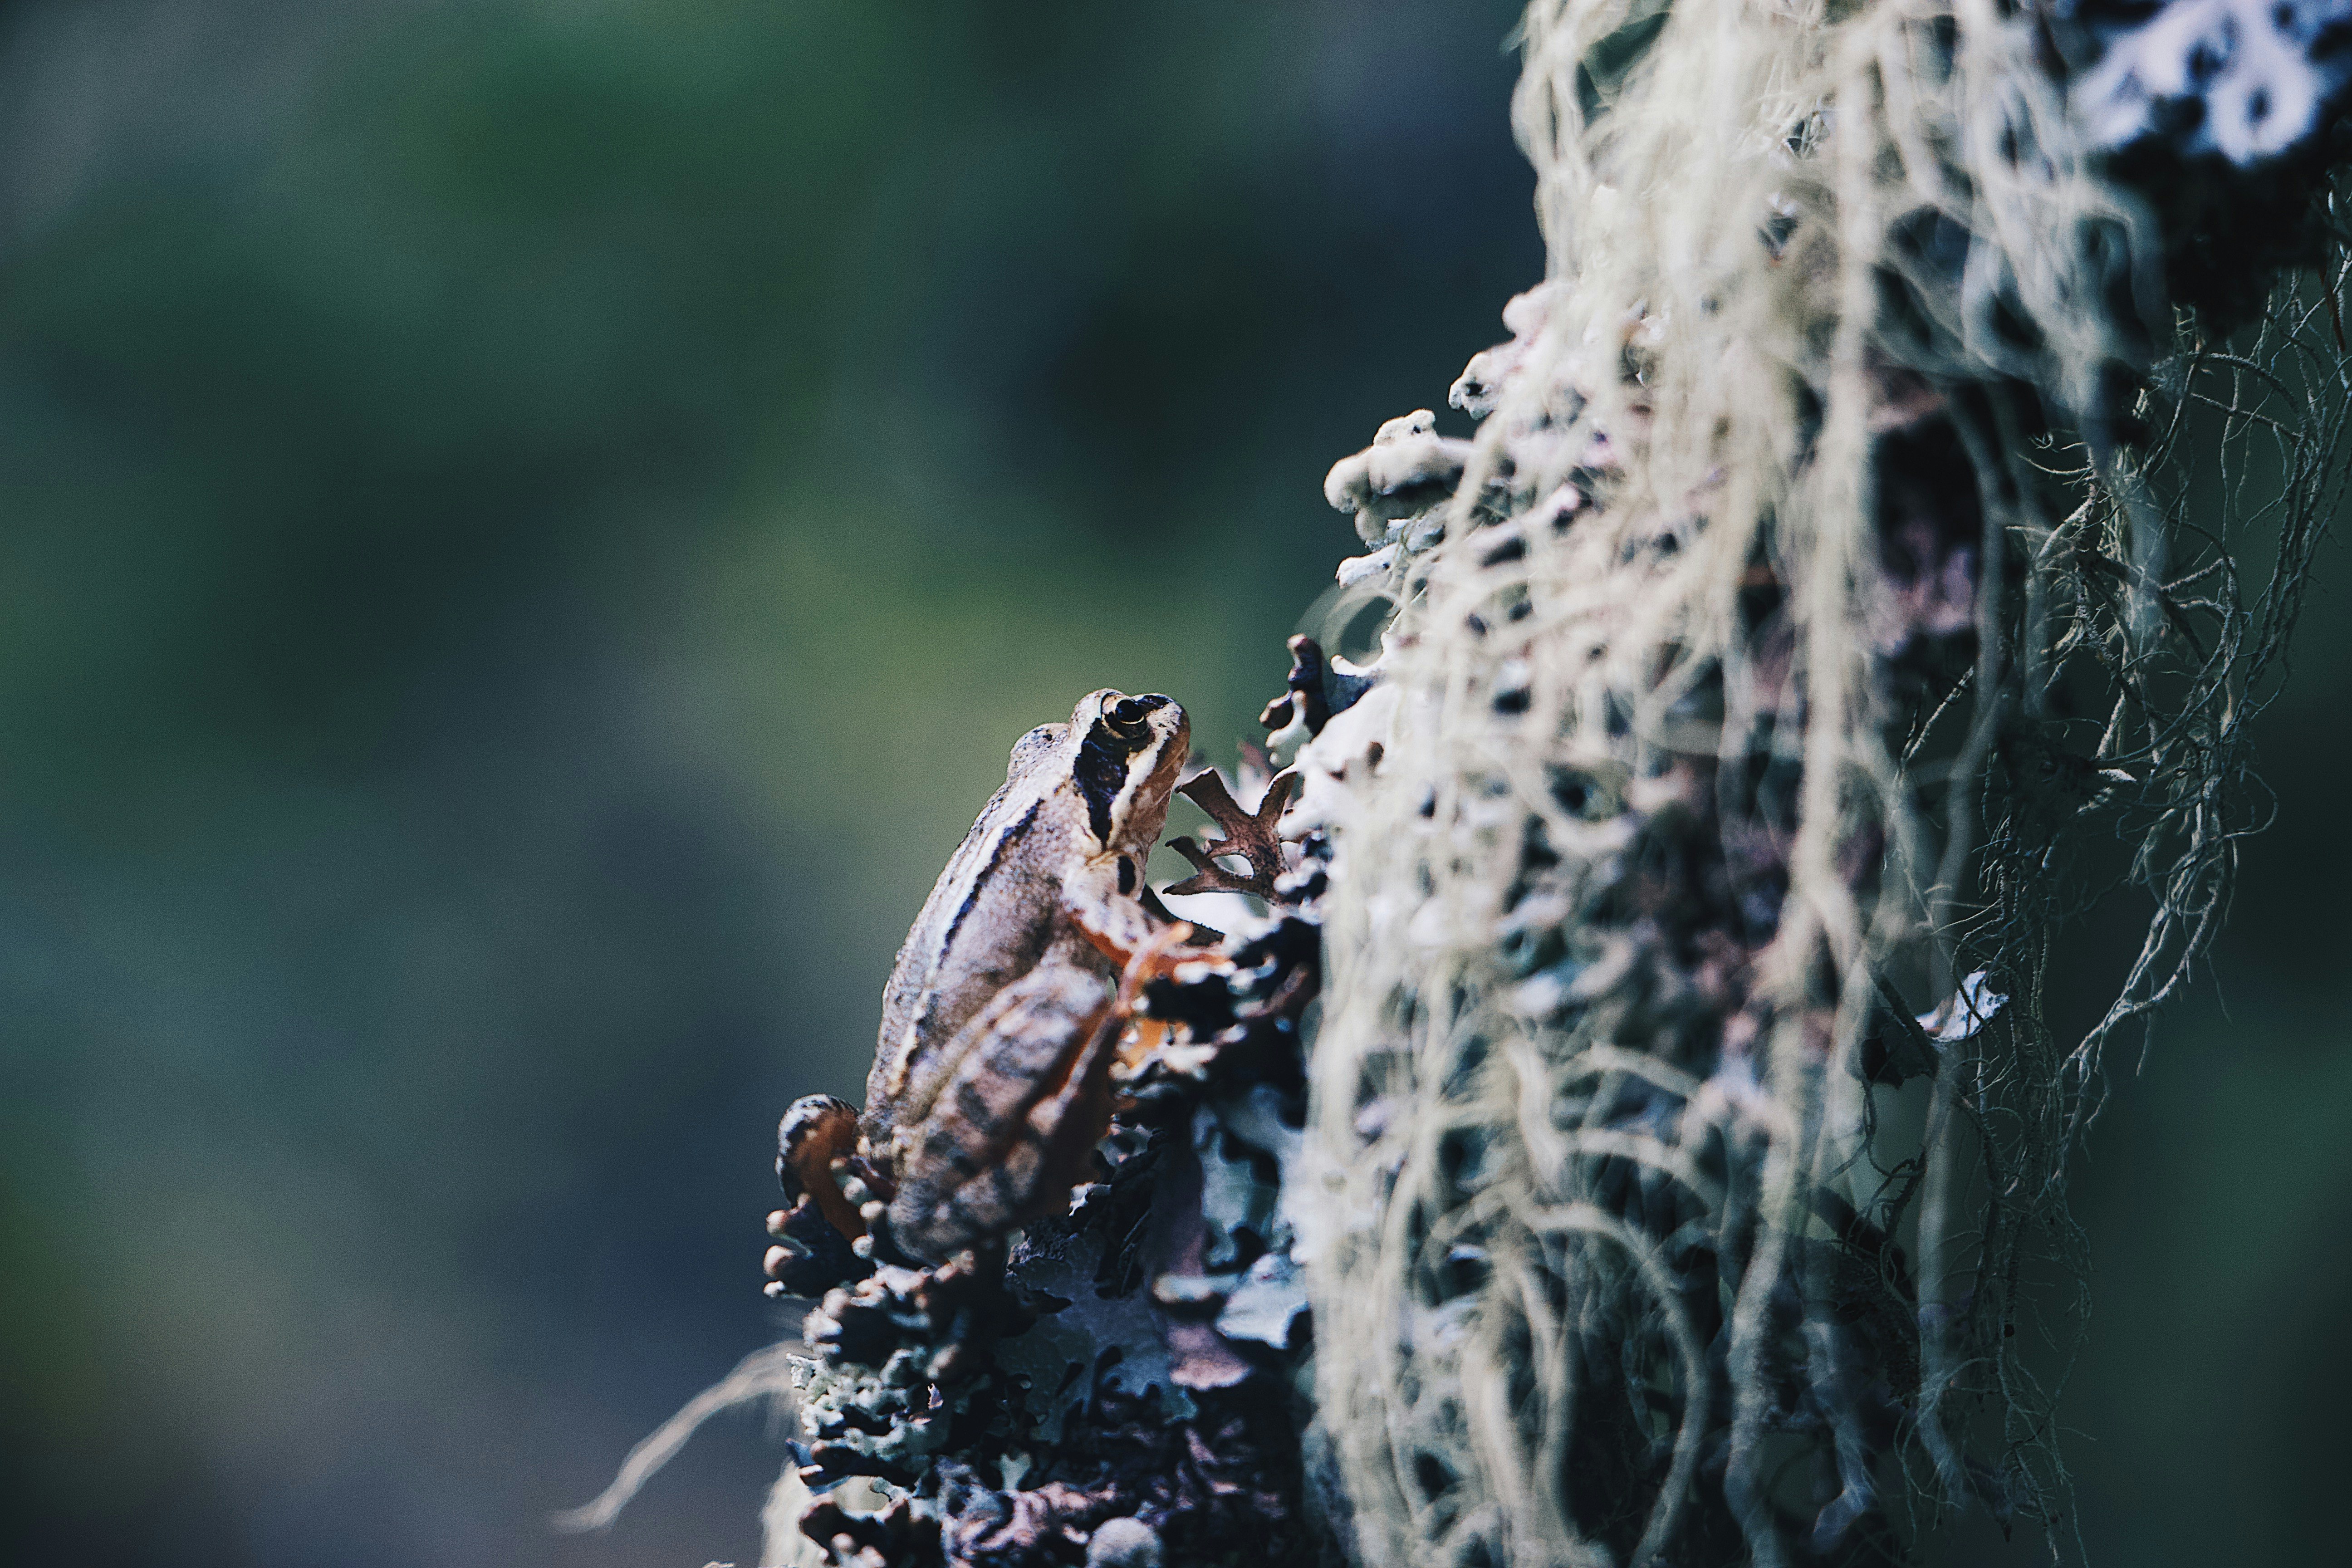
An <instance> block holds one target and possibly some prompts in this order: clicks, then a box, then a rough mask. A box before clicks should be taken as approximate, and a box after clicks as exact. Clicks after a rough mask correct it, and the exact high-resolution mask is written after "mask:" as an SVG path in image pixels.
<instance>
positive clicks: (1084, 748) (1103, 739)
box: [1070, 721, 1130, 844]
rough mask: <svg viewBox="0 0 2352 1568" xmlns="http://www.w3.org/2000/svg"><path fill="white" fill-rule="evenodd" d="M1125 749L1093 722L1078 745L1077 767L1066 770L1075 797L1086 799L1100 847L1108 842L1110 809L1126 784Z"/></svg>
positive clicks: (1088, 819) (1106, 730)
mask: <svg viewBox="0 0 2352 1568" xmlns="http://www.w3.org/2000/svg"><path fill="white" fill-rule="evenodd" d="M1129 750H1130V748H1129V747H1128V746H1126V745H1123V744H1121V743H1120V742H1119V740H1118V737H1117V736H1115V735H1113V734H1112V733H1111V732H1110V730H1109V728H1108V726H1107V725H1105V724H1103V723H1102V722H1101V721H1096V723H1095V726H1094V727H1093V728H1092V729H1090V730H1088V731H1087V738H1086V739H1085V740H1084V741H1082V742H1079V744H1078V761H1077V765H1076V767H1074V768H1072V769H1071V770H1070V772H1071V775H1072V776H1073V777H1074V778H1076V780H1077V784H1078V793H1079V794H1080V795H1084V796H1085V797H1086V802H1087V822H1088V823H1089V824H1091V825H1092V826H1093V827H1094V830H1095V837H1096V839H1097V840H1098V841H1099V842H1101V843H1104V844H1108V843H1109V842H1110V808H1111V805H1112V803H1113V802H1115V801H1117V800H1118V792H1119V791H1120V790H1121V789H1122V788H1124V787H1125V786H1126V784H1127V756H1128V752H1129Z"/></svg>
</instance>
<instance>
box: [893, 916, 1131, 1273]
mask: <svg viewBox="0 0 2352 1568" xmlns="http://www.w3.org/2000/svg"><path fill="white" fill-rule="evenodd" d="M1117 1004H1118V993H1117V991H1116V990H1115V988H1114V987H1113V985H1112V984H1111V982H1110V981H1109V980H1108V978H1107V977H1105V976H1104V975H1103V974H1101V973H1098V972H1097V971H1096V970H1094V969H1093V968H1091V967H1088V966H1087V965H1084V964H1082V963H1076V962H1072V960H1071V958H1069V957H1051V956H1049V957H1048V958H1047V960H1046V961H1045V963H1041V964H1040V965H1039V966H1038V967H1037V968H1035V969H1034V970H1032V971H1030V973H1027V974H1026V975H1024V976H1023V977H1022V978H1021V979H1020V980H1018V981H1015V982H1014V983H1013V984H1011V985H1009V986H1007V987H1006V988H1005V989H1004V990H1003V992H1001V993H999V994H998V995H997V996H996V998H995V999H994V1000H993V1001H992V1002H991V1003H990V1004H989V1005H988V1006H987V1007H985V1008H984V1009H982V1011H981V1012H980V1013H979V1014H978V1015H977V1016H974V1017H973V1018H972V1019H971V1022H970V1023H968V1024H966V1025H965V1026H964V1027H963V1029H962V1030H961V1032H960V1033H959V1035H958V1037H957V1038H956V1039H955V1040H954V1041H953V1042H952V1043H951V1044H950V1047H949V1048H948V1049H947V1050H946V1051H945V1052H943V1053H941V1064H942V1065H941V1071H940V1076H939V1077H938V1078H937V1079H934V1081H933V1082H932V1083H931V1084H929V1085H925V1086H923V1087H924V1089H927V1090H928V1093H926V1094H925V1096H924V1098H925V1099H926V1100H927V1101H928V1105H927V1108H926V1110H924V1112H923V1114H922V1117H921V1120H920V1121H919V1122H917V1123H916V1124H915V1125H913V1126H911V1127H909V1126H907V1125H905V1124H904V1123H903V1122H902V1123H901V1126H900V1130H899V1131H898V1134H897V1135H896V1137H895V1138H894V1139H893V1141H892V1142H893V1149H892V1158H891V1164H892V1167H893V1171H892V1173H893V1174H894V1176H895V1177H896V1178H897V1181H898V1194H897V1196H895V1197H894V1198H893V1199H892V1200H891V1203H890V1210H889V1214H890V1235H891V1237H892V1239H893V1240H894V1241H896V1242H897V1243H898V1246H899V1247H901V1248H903V1249H904V1250H906V1251H908V1252H909V1253H912V1254H914V1255H915V1256H917V1257H919V1258H945V1257H947V1256H949V1255H950V1254H951V1253H953V1252H955V1251H957V1250H959V1249H960V1248H962V1247H977V1246H979V1245H981V1244H982V1243H983V1242H986V1241H989V1240H992V1239H993V1238H995V1237H1000V1236H1003V1234H1004V1233H1005V1232H1007V1231H1009V1230H1012V1229H1013V1228H1014V1227H1016V1226H1023V1225H1026V1224H1028V1223H1029V1222H1030V1221H1032V1220H1034V1219H1038V1218H1041V1217H1043V1216H1044V1215H1047V1214H1050V1213H1052V1212H1054V1210H1055V1208H1057V1207H1058V1206H1060V1205H1062V1204H1063V1203H1065V1202H1066V1201H1067V1199H1068V1196H1069V1193H1070V1189H1071V1188H1072V1187H1074V1186H1076V1185H1077V1184H1079V1183H1080V1182H1082V1181H1084V1180H1085V1179H1086V1177H1087V1159H1088V1156H1089V1155H1090V1154H1091V1153H1092V1152H1093V1150H1094V1147H1095V1145H1096V1144H1097V1142H1101V1140H1102V1135H1103V1132H1104V1131H1105V1130H1106V1129H1107V1128H1108V1125H1109V1122H1110V1108H1111V1089H1110V1066H1111V1061H1112V1059H1113V1056H1114V1052H1115V1049H1116V1047H1117V1042H1118V1026H1119V1015H1118V1005H1117Z"/></svg>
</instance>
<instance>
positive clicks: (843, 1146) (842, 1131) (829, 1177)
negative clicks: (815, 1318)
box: [765, 1094, 866, 1296]
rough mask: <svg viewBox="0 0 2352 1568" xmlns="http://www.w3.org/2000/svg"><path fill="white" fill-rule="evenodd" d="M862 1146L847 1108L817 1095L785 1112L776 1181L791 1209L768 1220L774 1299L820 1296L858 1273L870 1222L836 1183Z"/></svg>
mask: <svg viewBox="0 0 2352 1568" xmlns="http://www.w3.org/2000/svg"><path fill="white" fill-rule="evenodd" d="M856 1145H857V1112H856V1110H855V1109H853V1108H852V1107H851V1106H850V1105H849V1103H848V1102H847V1101H845V1100H835V1098H834V1097H833V1096H831V1095H829V1094H812V1095H809V1096H807V1097H806V1098H804V1099H802V1100H794V1101H793V1105H792V1109H791V1110H787V1111H785V1112H784V1119H783V1121H782V1122H781V1123H779V1124H778V1125H777V1128H776V1180H777V1181H778V1182H779V1183H780V1184H782V1187H783V1189H784V1196H785V1197H786V1198H788V1199H790V1200H791V1203H790V1206H789V1207H786V1208H781V1209H778V1210H777V1211H776V1212H775V1213H773V1214H772V1215H769V1216H768V1234H769V1235H770V1236H771V1237H774V1238H775V1243H776V1245H774V1246H773V1247H769V1248H768V1254H767V1258H766V1263H765V1268H766V1272H767V1276H768V1279H769V1284H768V1287H767V1291H768V1294H769V1295H771V1296H785V1295H796V1296H813V1295H815V1294H817V1293H818V1292H820V1291H822V1290H823V1289H825V1288H826V1287H827V1286H829V1285H832V1284H835V1283H836V1282H837V1277H839V1276H841V1275H842V1272H843V1270H845V1269H851V1270H854V1268H856V1260H855V1255H854V1254H852V1253H851V1252H850V1250H849V1243H850V1242H852V1241H855V1240H856V1238H857V1237H861V1236H863V1235H865V1234H866V1222H865V1220H864V1219H863V1218H861V1217H860V1216H859V1215H858V1212H857V1205H855V1204H853V1203H851V1202H850V1201H849V1198H848V1197H847V1195H845V1194H844V1193H843V1192H842V1190H841V1183H840V1181H839V1180H838V1178H837V1177H836V1175H835V1170H836V1167H837V1166H840V1165H841V1164H842V1162H844V1161H845V1158H846V1157H847V1156H848V1154H849V1152H851V1151H852V1150H854V1149H855V1148H856Z"/></svg>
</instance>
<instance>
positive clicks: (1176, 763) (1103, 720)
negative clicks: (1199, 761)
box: [1069, 691, 1192, 853]
mask: <svg viewBox="0 0 2352 1568" xmlns="http://www.w3.org/2000/svg"><path fill="white" fill-rule="evenodd" d="M1069 733H1070V735H1071V736H1072V737H1073V738H1074V739H1075V741H1076V752H1074V754H1073V762H1072V764H1071V768H1070V776H1071V780H1072V782H1073V783H1074V784H1076V787H1077V792H1078V796H1079V798H1080V799H1082V800H1083V801H1085V802H1086V806H1087V828H1088V830H1089V831H1091V832H1092V833H1093V835H1094V837H1095V839H1096V842H1097V843H1098V844H1099V845H1100V846H1101V847H1102V848H1103V850H1104V851H1106V852H1114V853H1115V852H1117V851H1119V850H1136V849H1141V850H1149V849H1150V847H1151V846H1152V844H1153V843H1154V842H1155V841H1156V840H1157V839H1158V838H1159V837H1160V826H1161V825H1162V824H1164V823H1165V822H1166V821H1167V820H1168V797H1169V795H1171V793H1173V792H1174V790H1175V788H1176V775H1177V774H1178V773H1181V772H1182V771H1183V767H1184V759H1185V758H1186V757H1188V756H1190V755H1191V754H1192V721H1190V720H1189V719H1187V718H1185V717H1184V710H1183V709H1181V707H1179V706H1177V704H1176V702H1175V700H1173V699H1172V698H1167V697H1158V696H1153V697H1129V696H1128V695H1126V694H1125V693H1124V692H1118V691H1096V692H1091V693H1089V694H1088V695H1087V697H1086V698H1085V699H1083V700H1081V701H1080V702H1079V703H1078V706H1077V709H1076V711H1074V712H1072V713H1071V715H1070V729H1069Z"/></svg>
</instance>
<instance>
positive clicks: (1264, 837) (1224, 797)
mask: <svg viewBox="0 0 2352 1568" xmlns="http://www.w3.org/2000/svg"><path fill="white" fill-rule="evenodd" d="M1297 787H1298V775H1297V773H1291V772H1288V771H1285V772H1283V773H1276V775H1275V776H1274V778H1273V780H1272V781H1271V782H1270V783H1268V784H1266V786H1265V795H1264V796H1263V797H1262V798H1261V799H1260V800H1259V801H1258V803H1257V810H1255V812H1249V811H1244V810H1243V809H1242V807H1241V803H1240V802H1238V801H1236V800H1234V797H1233V792H1232V791H1230V790H1228V789H1226V788H1225V781H1224V780H1223V778H1222V777H1221V776H1219V774H1218V773H1217V771H1216V770H1215V769H1213V768H1208V769H1203V770H1202V772H1200V773H1195V774H1194V775H1193V776H1192V781H1191V782H1190V783H1188V784H1182V785H1180V786H1179V787H1178V788H1177V791H1176V793H1177V794H1178V795H1182V796H1184V797H1185V798H1186V799H1188V800H1190V801H1191V802H1192V804H1193V805H1197V806H1199V807H1200V808H1201V809H1202V811H1205V812H1207V813H1208V814H1209V816H1210V818H1211V819H1212V820H1213V821H1214V822H1215V823H1216V825H1217V826H1219V827H1221V828H1223V830H1224V834H1225V836H1224V837H1223V838H1220V839H1218V840H1217V841H1216V842H1215V843H1213V844H1207V845H1202V844H1195V843H1194V842H1192V839H1190V838H1173V839H1171V840H1169V843H1168V847H1170V848H1171V849H1173V850H1174V851H1176V853H1177V854H1179V855H1181V856H1182V857H1184V858H1185V859H1187V860H1189V861H1191V862H1192V872H1193V874H1192V876H1190V877H1187V878H1186V879H1184V880H1182V881H1181V882H1178V883H1175V884H1174V885H1173V886H1171V887H1170V888H1168V889H1166V891H1168V892H1170V893H1171V894H1174V895H1176V896H1178V897H1181V896H1183V895H1184V894H1186V893H1249V894H1253V895H1255V897H1257V898H1261V899H1264V900H1266V901H1267V902H1268V903H1272V902H1273V901H1274V880H1275V879H1276V878H1277V877H1279V876H1281V875H1282V873H1283V871H1284V870H1285V869H1286V864H1287V863H1286V861H1285V860H1284V858H1283V854H1282V840H1281V838H1280V837H1277V836H1276V831H1275V825H1276V823H1278V822H1279V821H1281V819H1282V808H1283V807H1284V806H1286V805H1289V804H1290V795H1291V792H1292V791H1293V790H1295V789H1297ZM1227 858H1240V859H1243V860H1246V861H1248V862H1249V874H1248V875H1247V876H1243V875H1241V874H1240V873H1238V872H1234V871H1228V870H1227V869H1225V868H1223V866H1220V865H1218V864H1217V862H1218V861H1219V860H1221V859H1227Z"/></svg>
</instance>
